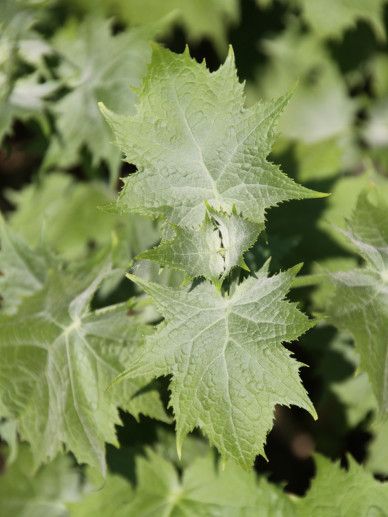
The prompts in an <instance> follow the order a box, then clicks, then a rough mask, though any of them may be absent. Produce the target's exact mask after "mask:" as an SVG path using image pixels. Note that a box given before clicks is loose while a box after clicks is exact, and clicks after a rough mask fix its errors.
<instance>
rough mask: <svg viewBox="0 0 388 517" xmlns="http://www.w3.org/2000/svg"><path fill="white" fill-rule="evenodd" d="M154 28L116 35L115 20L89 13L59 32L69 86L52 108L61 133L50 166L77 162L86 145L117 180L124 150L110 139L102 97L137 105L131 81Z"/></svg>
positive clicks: (114, 104) (127, 108) (116, 105)
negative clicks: (93, 15) (81, 21)
mask: <svg viewBox="0 0 388 517" xmlns="http://www.w3.org/2000/svg"><path fill="white" fill-rule="evenodd" d="M153 32H155V30H153V31H152V30H151V29H147V30H143V31H141V30H131V31H126V32H123V33H120V34H118V35H116V36H113V35H112V29H111V22H108V21H103V20H101V19H97V18H87V19H86V21H84V22H83V23H82V24H81V25H79V24H77V23H76V22H72V23H68V24H67V25H66V26H65V27H64V28H63V29H62V30H61V31H59V32H58V33H57V34H56V36H55V39H54V42H53V45H54V47H55V48H56V50H57V52H58V53H59V54H60V55H61V56H62V61H61V64H60V67H59V69H58V73H59V78H60V80H61V82H62V83H63V85H64V86H66V87H67V88H69V89H70V91H69V93H67V94H66V95H65V96H64V97H62V98H61V99H60V100H59V101H58V102H56V103H55V106H54V108H53V109H54V112H55V114H56V116H57V129H58V132H59V136H58V138H53V139H52V141H51V144H50V147H49V149H48V152H47V155H46V158H45V163H44V166H45V167H52V166H53V165H57V166H61V167H68V166H73V165H76V164H78V162H79V153H80V151H81V149H82V147H86V148H87V149H88V151H89V152H90V153H91V157H92V160H93V165H98V164H99V163H100V161H101V160H105V161H106V162H107V164H108V165H109V167H110V171H111V175H112V180H113V179H115V178H116V175H117V171H118V166H119V163H120V152H119V151H118V150H117V149H116V147H115V146H114V145H112V143H111V136H110V132H109V128H108V127H107V125H106V123H105V121H104V119H103V118H102V117H101V114H100V112H99V110H98V106H97V102H98V101H104V102H105V103H106V104H107V105H108V106H109V107H111V108H112V109H114V110H118V111H120V112H121V113H130V112H131V111H132V110H133V106H134V102H135V98H136V94H135V92H134V91H133V90H131V89H130V87H131V86H132V87H137V86H139V84H140V81H141V78H142V75H143V74H144V72H145V68H146V65H147V62H148V60H149V57H150V49H149V46H148V40H149V38H150V37H152V35H153ZM75 114H76V116H75Z"/></svg>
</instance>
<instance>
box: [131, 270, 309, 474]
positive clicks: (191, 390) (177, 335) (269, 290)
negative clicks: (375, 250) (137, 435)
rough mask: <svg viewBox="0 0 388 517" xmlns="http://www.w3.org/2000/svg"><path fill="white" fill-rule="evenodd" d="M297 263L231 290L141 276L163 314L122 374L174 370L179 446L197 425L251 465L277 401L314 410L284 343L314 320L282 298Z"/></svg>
mask: <svg viewBox="0 0 388 517" xmlns="http://www.w3.org/2000/svg"><path fill="white" fill-rule="evenodd" d="M298 270H299V267H296V268H294V269H291V270H289V271H287V272H284V273H280V274H279V275H276V276H273V277H268V276H267V271H266V269H262V270H261V271H260V272H258V274H257V278H253V277H251V278H248V279H247V280H245V281H244V282H243V283H242V284H240V285H239V286H238V287H237V288H236V290H235V292H234V293H233V294H231V295H230V296H222V295H221V294H220V292H219V291H217V290H216V288H215V287H214V286H212V285H211V284H209V283H206V282H204V283H202V284H200V285H198V286H197V287H196V288H195V289H193V290H188V289H183V288H181V289H172V288H168V287H163V286H160V285H157V284H154V283H151V282H146V281H144V280H141V279H140V278H138V277H134V276H131V275H130V276H129V278H131V279H132V280H133V281H135V282H136V283H137V284H138V285H140V286H141V287H142V288H143V289H144V290H145V291H146V292H147V293H148V294H149V295H151V297H152V299H153V300H154V303H155V305H156V307H157V308H158V310H159V311H160V312H161V314H162V315H163V316H164V317H165V320H166V321H165V322H164V323H162V324H161V325H160V326H159V327H158V331H157V333H156V334H155V335H153V336H150V337H149V338H147V341H146V345H145V347H144V348H143V349H142V350H141V351H140V353H138V354H136V355H137V357H136V358H134V359H133V361H132V363H131V364H130V365H129V367H128V369H127V371H126V372H125V373H124V374H123V376H122V377H129V378H135V377H137V376H144V375H146V376H154V377H158V376H161V375H169V374H172V383H171V386H170V388H171V399H170V404H171V406H172V407H173V410H174V414H175V419H176V432H177V448H178V451H180V449H181V446H182V443H183V440H184V438H185V437H186V435H187V434H188V433H189V432H190V431H192V430H193V429H194V427H196V426H198V427H200V428H201V429H202V431H203V432H204V433H205V434H206V435H207V437H208V438H209V440H210V442H211V443H212V444H214V445H215V446H216V447H217V448H218V450H219V451H220V452H221V454H222V456H224V457H225V458H232V459H233V460H234V461H236V462H237V463H239V464H240V465H242V466H243V467H245V468H250V467H251V465H252V463H253V460H254V458H255V456H256V455H257V454H262V455H264V443H265V440H266V436H267V433H268V432H269V430H270V429H271V427H272V422H273V410H274V407H275V405H276V404H284V405H287V406H289V405H291V404H294V405H297V406H300V407H303V408H305V409H306V410H307V411H310V413H311V414H312V415H314V416H315V411H314V408H313V405H312V403H311V402H310V400H309V398H308V396H307V394H306V392H305V390H304V388H303V386H302V384H301V382H300V378H299V367H300V366H301V365H300V364H299V363H298V362H297V361H295V360H294V359H292V358H291V357H290V356H291V354H290V352H289V351H288V350H287V349H286V348H284V347H283V346H282V345H281V344H282V343H283V342H284V341H292V340H294V339H296V338H298V336H300V334H302V333H303V332H305V331H306V330H307V329H308V328H310V327H311V326H312V322H311V321H309V320H308V318H307V317H306V316H305V315H304V314H302V313H301V312H299V311H298V309H297V308H296V306H295V304H292V303H290V302H288V301H286V300H284V296H285V295H286V293H287V291H288V289H289V288H290V284H291V281H292V279H293V278H294V276H295V275H296V273H297V271H298Z"/></svg>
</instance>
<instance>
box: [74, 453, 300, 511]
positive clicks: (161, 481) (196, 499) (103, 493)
mask: <svg viewBox="0 0 388 517" xmlns="http://www.w3.org/2000/svg"><path fill="white" fill-rule="evenodd" d="M136 478H137V486H136V487H135V488H132V486H131V485H130V484H129V483H128V481H126V480H124V479H123V478H120V477H119V476H112V475H109V476H108V477H107V483H106V485H105V486H104V487H103V488H102V489H101V490H99V491H97V492H94V493H91V494H89V495H87V496H86V497H85V498H84V499H83V500H81V501H79V502H76V503H72V504H69V505H68V507H69V509H70V511H71V515H72V516H74V517H87V516H89V515H94V514H95V515H106V514H109V515H113V516H114V517H125V516H128V515H134V516H136V517H159V516H161V515H163V516H170V515H174V516H176V517H199V516H203V517H219V516H221V515H222V516H223V515H225V516H231V517H232V516H236V517H237V516H244V517H254V516H257V515H262V516H267V515H268V517H269V516H271V515H275V514H276V515H278V514H279V515H283V514H284V515H287V516H292V515H294V513H293V504H292V502H291V499H290V498H289V497H288V496H287V495H286V494H284V493H282V491H281V490H279V489H278V488H277V487H275V486H273V485H271V484H270V483H268V482H266V480H264V479H262V480H260V482H257V479H256V476H255V474H254V473H253V472H245V471H243V470H242V469H241V467H238V466H237V465H235V464H233V463H230V464H228V465H226V468H225V469H224V470H221V469H220V468H217V465H215V463H214V458H213V457H212V456H211V455H210V454H208V455H207V456H206V457H204V458H197V459H195V460H194V461H193V462H192V463H191V464H190V465H189V466H188V467H187V468H185V469H184V471H183V475H182V476H180V475H179V474H178V471H177V470H176V468H175V467H174V465H173V464H172V463H170V462H169V461H167V460H166V459H164V457H163V456H161V455H159V454H156V453H155V452H154V451H152V450H148V451H147V457H141V456H140V457H138V458H137V460H136ZM286 512H287V513H286Z"/></svg>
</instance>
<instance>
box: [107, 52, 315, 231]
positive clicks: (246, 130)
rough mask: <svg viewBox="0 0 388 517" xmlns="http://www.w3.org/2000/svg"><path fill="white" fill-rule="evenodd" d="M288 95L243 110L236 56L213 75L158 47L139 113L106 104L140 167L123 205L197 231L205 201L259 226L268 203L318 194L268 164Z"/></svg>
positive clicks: (130, 180) (123, 147) (127, 183)
mask: <svg viewBox="0 0 388 517" xmlns="http://www.w3.org/2000/svg"><path fill="white" fill-rule="evenodd" d="M288 97H289V96H288V95H287V96H285V97H282V98H280V99H278V100H276V101H273V102H268V103H264V102H260V103H258V104H256V105H255V106H253V107H251V108H245V107H244V94H243V85H242V84H240V83H239V81H238V78H237V74H236V68H235V64H234V58H233V54H232V52H230V53H229V56H228V58H227V59H226V62H225V64H224V65H223V66H221V67H220V68H219V69H218V70H217V71H216V72H213V73H210V72H209V70H207V68H206V66H205V64H204V63H197V62H196V61H195V60H193V59H191V58H190V55H189V52H188V50H186V51H185V52H184V53H183V54H174V53H172V52H170V51H168V50H165V49H162V48H159V47H157V48H154V51H153V56H152V61H151V64H150V66H149V68H148V72H147V75H146V77H145V79H144V82H143V86H142V88H141V90H140V92H139V102H138V105H137V112H136V114H135V115H133V116H125V115H122V114H115V113H113V112H112V111H110V110H108V109H107V108H105V107H104V106H101V109H102V111H103V113H104V115H105V117H106V119H107V121H108V122H109V124H110V125H111V126H112V129H113V131H114V133H115V136H116V140H117V143H118V145H119V147H120V149H121V150H122V151H123V152H124V153H125V156H126V159H127V160H128V161H129V162H130V163H134V164H135V165H136V166H137V168H138V169H139V172H137V173H136V174H131V175H130V176H129V177H128V178H126V180H125V184H124V188H123V190H122V192H121V194H120V197H119V199H118V208H119V209H120V210H122V211H128V212H140V213H144V214H146V215H149V216H152V217H157V216H164V217H166V218H167V219H168V220H169V221H170V222H172V223H174V224H177V225H179V226H183V227H188V228H192V227H195V226H199V225H200V224H201V223H202V222H203V220H204V218H205V213H206V204H208V205H209V206H211V207H212V208H213V209H215V210H222V211H224V212H226V213H229V214H231V213H232V210H233V208H235V209H236V211H237V213H239V214H242V215H243V216H244V217H245V218H247V219H249V220H251V221H253V222H257V223H259V224H261V223H262V222H263V221H264V212H265V209H266V208H269V207H270V206H274V205H276V204H278V203H280V202H282V201H285V200H287V199H301V198H311V197H317V196H318V197H319V196H320V195H321V194H319V193H316V192H313V191H311V190H308V189H306V188H304V187H301V186H299V185H297V184H296V183H294V181H293V180H291V179H290V178H288V177H287V176H286V175H285V174H283V173H282V172H281V171H280V169H279V167H278V166H276V165H274V164H272V163H270V162H268V161H267V160H266V157H267V155H268V154H269V152H270V150H271V145H272V142H273V139H274V133H275V126H276V122H277V119H278V117H279V115H280V113H281V112H282V110H283V108H284V106H285V105H286V104H287V101H288Z"/></svg>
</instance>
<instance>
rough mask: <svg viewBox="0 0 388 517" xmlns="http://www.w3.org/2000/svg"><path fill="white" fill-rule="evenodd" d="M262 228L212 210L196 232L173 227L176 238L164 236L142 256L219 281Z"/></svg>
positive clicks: (233, 215)
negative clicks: (159, 242) (156, 245)
mask: <svg viewBox="0 0 388 517" xmlns="http://www.w3.org/2000/svg"><path fill="white" fill-rule="evenodd" d="M260 230H261V228H260V225H258V224H256V223H253V222H251V221H248V220H246V219H243V218H241V217H239V216H237V215H236V214H232V215H230V216H228V215H227V214H223V213H219V212H215V211H211V212H210V213H209V214H207V216H206V217H205V221H204V222H203V223H202V225H201V226H200V227H199V229H198V230H197V231H196V232H192V231H191V230H189V229H187V228H181V227H179V226H174V228H173V233H174V234H175V235H174V237H173V239H171V240H169V239H166V238H165V239H164V240H163V241H162V243H161V244H160V245H159V246H158V247H157V248H152V249H149V250H146V251H145V252H143V253H141V254H140V256H139V258H143V259H148V260H154V261H156V262H158V263H159V264H161V265H162V266H168V267H171V268H173V269H178V270H181V271H185V272H186V273H187V274H188V275H189V276H191V277H198V276H204V277H205V278H210V279H212V280H213V281H216V282H217V281H218V280H219V279H221V280H222V279H223V278H224V277H225V276H226V275H227V274H228V273H229V272H230V270H231V269H232V268H233V267H234V266H235V265H237V264H238V263H239V260H240V257H241V256H242V254H243V253H244V251H246V250H247V249H248V248H250V246H252V244H253V243H254V242H255V240H256V238H257V235H258V233H260Z"/></svg>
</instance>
